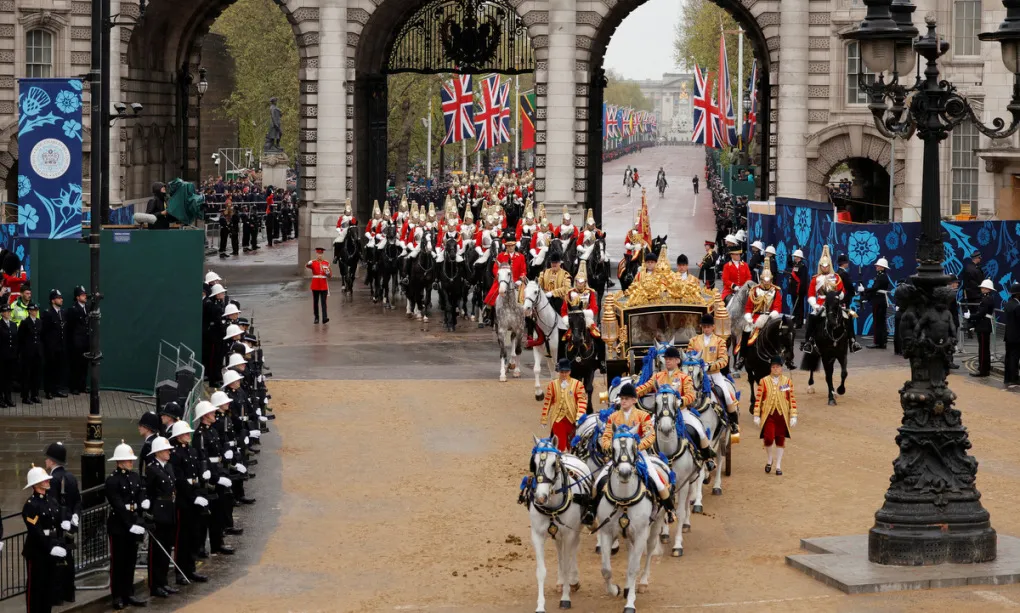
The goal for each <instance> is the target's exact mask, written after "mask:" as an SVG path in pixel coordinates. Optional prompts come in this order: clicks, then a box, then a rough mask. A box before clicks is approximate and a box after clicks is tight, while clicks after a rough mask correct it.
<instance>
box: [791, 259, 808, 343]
mask: <svg viewBox="0 0 1020 613" xmlns="http://www.w3.org/2000/svg"><path fill="white" fill-rule="evenodd" d="M810 285H811V273H809V272H808V268H807V263H806V262H804V252H803V251H801V250H800V249H796V250H794V252H793V270H792V271H791V272H790V276H789V277H787V283H786V293H787V295H788V296H791V297H792V298H793V310H792V313H791V314H792V315H793V321H794V324H793V325H794V327H795V328H798V329H799V328H802V327H804V305H805V304H807V295H808V286H810Z"/></svg>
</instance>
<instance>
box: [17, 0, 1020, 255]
mask: <svg viewBox="0 0 1020 613" xmlns="http://www.w3.org/2000/svg"><path fill="white" fill-rule="evenodd" d="M433 1H436V0H433ZM501 1H502V2H505V3H506V5H508V6H510V7H512V8H513V10H515V11H516V13H517V14H518V15H519V16H520V17H521V19H522V20H523V23H524V24H525V25H526V28H527V33H528V36H529V38H530V40H531V44H532V46H533V49H534V55H535V80H536V88H535V89H536V97H537V107H536V124H537V126H536V127H537V133H536V141H537V145H536V149H535V158H536V167H537V171H536V175H537V186H536V187H537V191H538V198H539V199H540V200H543V201H545V203H546V206H547V208H549V209H550V210H557V208H558V207H560V206H562V205H568V206H572V207H578V208H580V207H581V206H584V205H586V204H589V200H595V201H599V200H600V198H599V194H598V187H597V185H598V184H599V181H600V177H598V176H597V175H598V168H599V165H598V160H599V159H600V153H599V151H598V147H600V142H601V138H599V137H598V130H599V128H600V125H601V122H600V117H599V114H598V111H597V110H596V109H599V108H600V107H601V103H602V100H601V85H600V84H601V83H602V82H603V77H602V61H603V57H604V55H605V51H606V47H607V46H608V43H609V40H610V38H611V37H612V35H613V32H614V31H615V30H616V28H617V27H618V26H619V24H620V23H621V22H622V21H623V20H624V19H625V18H626V17H627V16H628V15H629V14H630V12H631V11H633V10H634V9H635V8H636V7H637V6H639V5H641V4H642V3H643V1H644V0H501ZM230 2H231V0H150V1H149V2H148V5H147V10H146V13H145V15H144V17H143V18H141V19H140V20H138V21H137V23H135V24H134V25H127V26H122V25H118V26H117V27H115V28H113V30H112V37H111V40H112V42H111V44H112V46H113V50H112V51H113V58H114V61H113V67H112V75H111V76H112V84H111V99H112V100H113V101H125V102H140V103H142V104H143V105H144V106H145V112H144V116H143V117H141V118H140V119H137V120H132V121H129V122H119V123H118V124H117V125H116V126H115V127H114V132H113V136H112V138H111V146H112V149H113V151H112V154H111V167H110V169H109V170H110V173H111V181H110V184H111V190H112V191H113V192H114V193H111V195H110V197H111V201H112V202H113V203H115V204H116V203H118V202H123V201H130V200H132V199H136V198H143V197H145V196H146V195H147V193H148V186H149V184H150V183H151V182H152V181H154V180H161V179H165V178H167V177H170V176H181V175H185V176H189V177H194V176H195V174H196V170H197V169H196V168H195V165H196V160H195V155H196V149H197V144H198V143H197V139H196V128H197V118H198V108H197V92H196V90H195V87H194V84H193V83H192V82H189V77H191V78H192V79H194V80H197V72H198V67H199V66H200V65H201V64H203V53H202V51H203V41H204V39H205V38H206V35H207V34H208V31H209V26H210V25H211V24H212V22H213V21H214V20H215V19H216V17H217V16H218V15H219V14H220V13H221V12H222V11H223V9H224V8H225V7H226V6H228V5H229V4H230ZM274 2H275V3H276V4H277V5H278V6H279V7H280V10H282V11H283V12H284V14H285V15H286V17H287V19H288V21H289V22H290V24H291V26H292V29H293V32H294V37H295V40H296V42H297V47H298V50H299V54H300V74H299V78H300V91H301V107H300V108H301V110H300V112H301V120H300V130H301V133H300V151H299V154H298V157H299V160H298V161H299V162H300V164H301V168H302V175H301V185H300V186H299V187H300V190H301V193H302V197H303V199H304V200H305V201H306V202H308V203H309V206H308V207H307V208H306V209H305V211H304V214H303V215H304V216H303V218H302V224H303V226H304V228H305V231H304V232H302V238H301V247H302V255H301V257H304V255H305V254H307V253H308V251H309V249H310V247H311V245H312V244H313V243H315V242H321V241H323V240H326V239H327V238H331V237H332V227H333V226H334V225H335V219H336V214H337V211H338V210H339V209H340V208H341V207H342V205H343V202H344V200H345V199H346V198H351V199H352V200H353V201H355V202H356V205H357V207H358V208H359V209H360V211H359V212H360V214H362V216H364V213H365V211H364V210H363V209H364V208H365V207H366V206H370V203H371V199H372V198H374V197H378V196H379V194H370V193H368V191H369V190H368V185H369V183H368V182H367V180H366V179H365V177H366V176H370V175H371V174H372V173H373V172H376V173H377V172H378V170H377V169H375V168H374V167H375V166H377V164H373V163H372V160H371V159H369V157H368V155H369V153H370V147H369V144H368V143H369V141H370V140H371V139H372V138H373V136H375V137H378V136H379V134H380V133H379V122H378V121H372V120H371V116H372V113H371V112H370V111H371V109H372V105H373V104H378V101H379V100H380V99H382V100H383V101H385V93H384V91H385V76H384V75H385V65H386V58H387V53H388V51H389V49H390V47H391V46H392V44H393V37H394V33H395V32H397V31H398V30H399V29H400V25H401V24H403V23H404V22H406V21H407V20H408V19H409V18H410V17H411V16H412V15H413V14H414V13H415V12H416V11H418V10H419V9H420V8H421V7H422V6H423V5H425V4H426V2H425V0H274ZM720 2H721V4H722V5H724V6H726V8H727V9H728V10H730V11H731V13H732V14H733V15H734V16H735V17H736V19H737V20H738V22H740V24H741V26H742V27H743V28H744V30H745V32H746V33H747V42H748V44H750V45H752V48H753V49H754V51H755V55H756V57H757V59H758V61H759V66H760V67H761V70H760V72H761V75H762V76H761V79H762V81H761V86H762V87H761V91H762V94H763V96H764V97H763V99H762V100H761V113H760V118H761V124H760V125H761V129H760V130H759V135H760V136H761V137H762V139H763V140H764V141H765V142H763V143H762V147H760V149H761V150H762V151H767V152H768V155H767V158H766V161H765V168H764V171H765V177H766V181H765V183H764V184H765V189H764V191H765V194H763V195H764V196H766V197H774V196H776V195H782V196H790V197H799V198H815V199H818V198H824V196H825V187H826V181H827V178H828V174H829V173H830V172H831V170H832V169H833V168H835V167H836V166H838V165H839V164H840V163H841V162H842V161H845V160H847V159H849V158H853V157H866V158H869V159H872V160H875V161H876V162H878V163H879V164H882V165H888V164H889V161H890V159H891V158H894V170H895V181H894V182H895V185H896V198H895V210H894V212H893V217H894V218H895V219H904V220H909V219H913V218H915V217H916V211H917V210H918V209H917V207H919V205H920V177H921V170H920V164H921V146H920V143H919V141H916V139H915V140H914V141H911V142H908V143H903V142H899V143H897V144H896V146H895V151H893V147H891V146H890V143H889V141H888V140H887V139H885V138H883V137H882V136H881V135H880V134H879V133H878V131H877V130H876V129H875V128H874V126H873V123H872V120H871V117H870V115H869V113H868V111H867V107H866V104H865V103H864V102H863V101H862V100H861V99H860V98H859V96H858V92H857V90H856V85H855V84H856V63H855V62H856V61H857V60H856V57H857V53H856V48H855V47H854V46H853V45H848V44H847V43H845V42H844V41H842V40H841V39H840V38H839V35H840V34H841V33H843V32H845V31H847V30H848V29H850V28H852V27H853V25H854V24H855V23H856V22H857V21H859V20H860V18H861V17H862V16H863V13H864V7H863V4H862V3H861V2H860V0H742V1H740V2H737V0H720ZM90 7H91V2H90V1H89V0H16V1H15V0H0V175H3V176H2V177H0V178H3V179H6V178H7V177H8V176H9V175H10V174H11V172H12V169H13V168H14V166H15V161H16V159H17V156H18V151H17V143H16V140H15V135H16V132H17V120H16V117H15V114H14V112H15V101H16V99H17V98H16V97H17V86H16V79H17V78H18V77H22V76H26V75H28V74H43V73H45V74H48V75H51V76H65V77H66V76H71V75H84V74H86V73H87V72H88V68H89V61H90V46H89V25H90V21H89V19H90V17H89V12H90ZM928 11H934V12H935V14H936V15H937V17H938V20H939V24H940V30H941V31H942V32H943V35H944V36H946V38H947V39H948V40H949V41H950V42H951V43H953V46H954V48H953V50H952V51H951V52H950V53H949V55H948V56H947V57H946V59H945V62H944V63H943V65H944V69H945V72H946V74H947V76H948V77H949V78H950V79H952V80H954V81H955V82H956V84H957V85H958V86H959V88H960V90H961V91H962V92H963V93H965V94H966V95H968V96H970V97H971V98H972V99H974V100H975V101H979V102H982V103H983V106H982V111H981V116H982V117H983V118H984V119H985V120H986V121H988V120H990V119H991V117H994V116H998V115H1002V114H1003V113H1004V112H1005V111H1004V109H1005V106H1006V103H1007V101H1008V97H1009V95H1010V92H1011V82H1010V78H1009V75H1007V74H1006V72H1005V69H1004V68H1003V66H1002V63H1001V61H1000V60H999V50H998V46H997V45H993V44H990V43H978V42H977V40H976V38H974V35H975V34H976V33H977V32H981V31H987V30H993V29H995V28H996V27H997V25H998V23H999V21H1000V20H1001V19H1002V18H1003V17H1004V15H1005V10H1004V9H1003V8H1002V5H1001V3H1000V2H999V1H998V0H921V1H920V2H919V6H918V10H917V12H916V13H915V23H921V21H922V19H923V15H924V14H925V13H927V12H928ZM111 12H112V13H114V14H121V15H122V17H121V19H120V22H128V21H132V20H133V19H135V18H137V17H138V3H137V1H135V0H132V1H127V0H111ZM851 73H852V74H851ZM86 89H87V88H86ZM383 130H385V126H384V125H383ZM957 132H958V134H957V133H954V136H953V138H952V139H950V141H947V143H946V144H945V146H944V147H943V165H942V168H943V175H942V176H943V203H942V206H943V210H944V212H946V213H951V212H953V211H954V210H959V209H960V208H961V205H962V204H963V203H971V209H972V210H974V211H975V212H981V213H988V214H997V213H998V214H1002V213H1003V212H1005V211H1009V210H1012V208H1011V207H1012V200H1013V196H1012V194H1013V183H1014V181H1015V179H1014V175H1013V173H1020V148H1018V146H1017V142H1016V137H1014V138H1013V139H1011V140H1009V141H1007V142H1005V143H996V144H992V143H989V142H988V141H987V139H985V138H984V137H981V136H978V135H977V133H976V131H973V130H972V129H969V128H964V129H962V130H958V131H957ZM382 134H383V135H384V134H385V132H383V133H382ZM87 147H88V134H87V133H86V148H87ZM202 151H203V156H205V157H208V156H209V155H210V154H211V153H212V152H211V151H210V150H209V149H207V148H205V147H204V146H203V148H202ZM85 167H86V168H88V164H87V163H86V164H85ZM203 170H205V169H204V168H203ZM86 182H87V178H86ZM4 184H5V183H4V182H0V185H4ZM6 196H7V197H8V198H9V197H10V194H7V195H6Z"/></svg>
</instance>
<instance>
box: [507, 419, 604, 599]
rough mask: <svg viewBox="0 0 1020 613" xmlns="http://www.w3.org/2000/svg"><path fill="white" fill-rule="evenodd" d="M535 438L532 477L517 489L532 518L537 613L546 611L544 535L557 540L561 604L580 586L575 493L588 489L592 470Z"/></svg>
mask: <svg viewBox="0 0 1020 613" xmlns="http://www.w3.org/2000/svg"><path fill="white" fill-rule="evenodd" d="M534 439H535V447H534V449H532V450H531V478H530V479H528V480H526V481H525V483H524V484H522V485H521V488H522V489H523V490H524V491H523V492H522V500H523V501H526V502H527V503H528V514H529V515H530V517H531V544H532V545H534V547H535V562H536V569H535V576H536V577H537V579H538V604H537V605H536V606H535V611H536V613H545V574H546V571H545V540H546V539H547V538H548V537H550V536H551V537H552V538H553V540H554V541H556V563H557V567H556V577H557V579H556V589H557V590H560V592H561V595H560V608H561V609H569V608H570V592H571V590H573V591H575V592H576V591H577V590H579V589H581V578H580V573H579V571H578V569H577V548H578V546H579V545H580V544H581V515H582V513H583V511H584V509H583V508H582V505H581V504H580V503H579V502H577V501H575V500H574V497H575V496H578V495H584V494H587V493H588V492H589V491H590V488H591V485H590V483H589V482H590V481H591V472H590V471H589V470H588V467H587V466H586V465H585V463H584V462H582V461H581V460H580V459H578V458H577V457H575V456H572V455H569V454H565V453H560V452H559V450H558V449H557V442H558V441H557V440H556V437H555V436H553V437H552V438H551V439H539V438H538V437H537V436H536V437H534Z"/></svg>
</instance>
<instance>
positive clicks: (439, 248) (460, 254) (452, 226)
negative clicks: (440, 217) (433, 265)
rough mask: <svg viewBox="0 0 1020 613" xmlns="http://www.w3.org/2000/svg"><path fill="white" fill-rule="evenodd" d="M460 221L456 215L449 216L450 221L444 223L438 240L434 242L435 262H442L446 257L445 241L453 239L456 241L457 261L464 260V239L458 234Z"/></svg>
mask: <svg viewBox="0 0 1020 613" xmlns="http://www.w3.org/2000/svg"><path fill="white" fill-rule="evenodd" d="M459 228H460V223H459V222H458V221H457V218H456V217H451V218H450V221H449V222H447V223H446V228H445V230H444V231H443V232H442V233H441V236H440V238H439V240H438V241H437V242H436V245H435V250H436V262H437V263H439V262H443V261H444V260H445V258H446V241H448V240H451V239H452V240H455V241H457V261H458V262H463V261H464V240H463V239H462V238H461V235H460V230H459Z"/></svg>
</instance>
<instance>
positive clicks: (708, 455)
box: [700, 447, 716, 471]
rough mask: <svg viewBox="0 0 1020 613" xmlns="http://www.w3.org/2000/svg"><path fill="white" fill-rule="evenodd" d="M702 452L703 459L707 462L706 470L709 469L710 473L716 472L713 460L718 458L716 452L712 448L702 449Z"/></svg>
mask: <svg viewBox="0 0 1020 613" xmlns="http://www.w3.org/2000/svg"><path fill="white" fill-rule="evenodd" d="M700 451H701V459H702V460H704V461H705V468H707V469H708V470H710V471H711V470H715V461H714V460H712V458H714V457H715V456H716V454H715V450H713V449H712V448H711V447H702V448H701V449H700Z"/></svg>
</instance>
